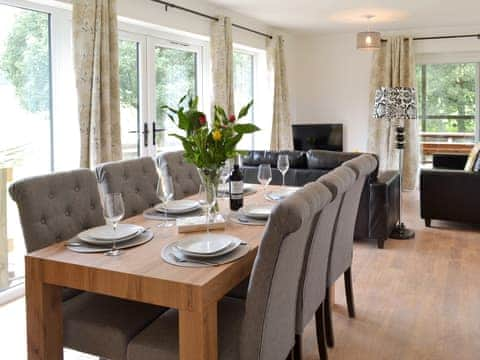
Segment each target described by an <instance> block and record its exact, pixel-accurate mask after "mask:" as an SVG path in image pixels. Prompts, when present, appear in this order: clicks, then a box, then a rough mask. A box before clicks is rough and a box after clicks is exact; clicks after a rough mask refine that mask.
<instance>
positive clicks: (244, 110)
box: [237, 100, 253, 120]
mask: <svg viewBox="0 0 480 360" xmlns="http://www.w3.org/2000/svg"><path fill="white" fill-rule="evenodd" d="M252 106H253V100H252V101H250V102H249V103H248V104H247V105H245V106H244V107H243V108H242V109H241V110H240V112H239V113H238V118H237V119H238V120H240V119H241V118H243V117H245V116H247V115H248V112H249V111H250V108H251V107H252Z"/></svg>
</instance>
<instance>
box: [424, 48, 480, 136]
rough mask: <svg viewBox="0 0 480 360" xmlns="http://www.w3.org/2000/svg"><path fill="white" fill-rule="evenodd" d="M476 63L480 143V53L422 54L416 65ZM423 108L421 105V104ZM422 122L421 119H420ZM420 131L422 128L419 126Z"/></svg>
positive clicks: (477, 124)
mask: <svg viewBox="0 0 480 360" xmlns="http://www.w3.org/2000/svg"><path fill="white" fill-rule="evenodd" d="M461 63H475V64H476V67H477V72H476V78H475V92H476V111H475V142H476V143H478V142H479V141H480V51H468V52H458V53H421V54H417V58H416V65H436V64H461ZM419 105H420V106H421V104H419ZM420 121H421V119H420ZM419 130H421V127H420V126H419Z"/></svg>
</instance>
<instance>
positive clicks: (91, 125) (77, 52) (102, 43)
mask: <svg viewBox="0 0 480 360" xmlns="http://www.w3.org/2000/svg"><path fill="white" fill-rule="evenodd" d="M72 26H73V47H74V61H75V74H76V84H77V94H78V95H77V96H78V111H79V121H80V137H81V159H80V166H82V167H92V166H94V165H95V164H98V163H102V162H106V161H114V160H119V159H121V157H122V151H121V148H122V145H121V133H120V99H119V74H118V29H117V4H116V0H75V1H73V25H72Z"/></svg>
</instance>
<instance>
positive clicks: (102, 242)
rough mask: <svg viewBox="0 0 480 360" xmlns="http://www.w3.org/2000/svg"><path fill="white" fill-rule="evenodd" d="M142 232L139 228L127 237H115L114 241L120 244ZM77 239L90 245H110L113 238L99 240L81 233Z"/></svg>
mask: <svg viewBox="0 0 480 360" xmlns="http://www.w3.org/2000/svg"><path fill="white" fill-rule="evenodd" d="M143 232H144V230H139V231H138V232H136V233H135V234H132V235H130V236H127V237H124V238H121V239H117V240H115V242H116V243H117V244H120V243H123V242H125V241H130V240H133V239H135V238H136V237H138V236H139V235H141V234H142V233H143ZM79 239H80V240H82V241H83V242H85V243H87V244H92V245H111V244H112V243H113V240H99V239H95V238H93V237H90V236H88V235H82V237H80V236H79Z"/></svg>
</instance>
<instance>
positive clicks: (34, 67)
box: [0, 12, 50, 113]
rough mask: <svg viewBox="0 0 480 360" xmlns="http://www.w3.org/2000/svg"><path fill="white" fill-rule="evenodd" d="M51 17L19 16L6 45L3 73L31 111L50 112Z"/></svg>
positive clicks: (1, 63)
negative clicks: (49, 26) (49, 23)
mask: <svg viewBox="0 0 480 360" xmlns="http://www.w3.org/2000/svg"><path fill="white" fill-rule="evenodd" d="M48 22H49V19H48V15H47V14H44V13H41V12H25V13H21V14H20V15H18V16H17V18H16V20H15V23H14V25H13V26H12V28H11V31H10V33H9V34H8V36H7V40H6V42H5V44H3V45H4V51H3V55H2V57H1V58H0V71H1V72H3V75H4V77H5V78H6V79H7V80H8V81H10V82H11V83H12V84H13V86H14V87H15V92H16V94H17V96H18V98H19V100H20V104H21V106H22V107H23V108H24V109H25V110H27V111H30V112H33V113H35V112H40V111H48V110H49V109H50V71H49V68H50V63H49V62H50V61H49V58H50V56H49V44H48V40H49V39H48V38H49V31H48Z"/></svg>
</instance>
